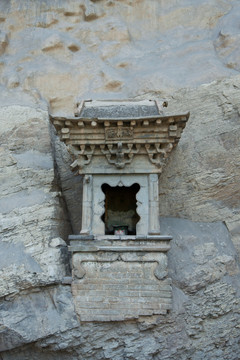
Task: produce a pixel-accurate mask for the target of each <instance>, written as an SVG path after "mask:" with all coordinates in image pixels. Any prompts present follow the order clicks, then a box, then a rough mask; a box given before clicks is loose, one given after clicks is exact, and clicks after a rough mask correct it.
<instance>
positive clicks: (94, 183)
mask: <svg viewBox="0 0 240 360" xmlns="http://www.w3.org/2000/svg"><path fill="white" fill-rule="evenodd" d="M104 183H106V184H108V185H110V186H112V187H113V186H126V187H129V186H131V185H133V184H134V183H137V184H139V186H140V189H139V191H138V192H137V194H136V200H137V213H138V215H139V216H140V219H139V221H138V223H137V225H136V234H137V235H146V229H148V231H147V233H148V234H149V235H158V234H160V226H159V221H158V175H157V174H148V175H146V174H136V175H133V174H132V175H121V176H114V175H108V176H107V177H106V176H105V175H95V176H91V175H89V176H87V177H86V178H85V180H84V189H83V197H84V202H83V204H84V218H83V223H82V230H81V235H92V234H95V235H105V225H104V222H103V221H102V220H101V217H102V215H103V214H104V211H105V205H104V203H105V194H104V193H103V191H102V190H101V186H102V185H103V184H104Z"/></svg>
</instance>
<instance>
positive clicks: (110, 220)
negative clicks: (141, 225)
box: [101, 183, 140, 235]
mask: <svg viewBox="0 0 240 360" xmlns="http://www.w3.org/2000/svg"><path fill="white" fill-rule="evenodd" d="M139 190H140V186H139V184H137V183H135V184H133V185H132V186H115V187H112V186H110V185H108V184H103V185H102V191H103V192H104V194H105V213H104V214H103V216H102V218H101V219H102V221H103V222H104V223H105V234H106V235H127V234H128V235H136V224H137V223H138V221H139V219H140V217H139V215H138V214H137V211H136V209H137V200H136V194H137V192H138V191H139Z"/></svg>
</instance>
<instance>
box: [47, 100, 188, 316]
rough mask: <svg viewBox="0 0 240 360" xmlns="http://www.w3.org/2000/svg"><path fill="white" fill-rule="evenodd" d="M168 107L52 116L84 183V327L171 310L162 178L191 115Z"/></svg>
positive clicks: (79, 306) (77, 255)
mask: <svg viewBox="0 0 240 360" xmlns="http://www.w3.org/2000/svg"><path fill="white" fill-rule="evenodd" d="M165 106H167V103H166V102H162V103H161V104H160V103H158V102H157V101H151V100H144V101H83V102H81V103H80V104H78V105H77V109H76V112H75V116H74V117H73V116H68V117H62V116H50V118H51V121H52V122H53V124H54V126H55V128H56V130H57V132H58V134H59V136H60V138H61V140H62V141H64V142H65V144H66V145H67V147H68V150H69V151H70V153H71V154H72V156H73V163H72V165H71V167H72V169H73V170H77V171H78V173H80V174H82V175H83V176H84V181H83V201H82V229H81V232H80V234H79V235H70V236H69V240H70V246H69V251H71V252H72V254H73V256H72V269H73V271H72V274H73V275H72V277H73V279H72V293H73V296H74V302H75V307H76V311H77V313H78V315H79V317H80V320H81V321H121V320H125V319H133V318H138V317H139V316H150V315H154V314H156V315H159V314H166V313H167V312H168V311H169V310H170V309H171V281H170V279H169V278H168V272H167V251H168V250H169V249H170V244H169V241H170V240H171V236H170V235H163V234H161V232H160V225H159V220H158V213H159V211H158V209H159V206H158V205H159V203H158V202H159V199H158V186H159V184H158V179H159V175H160V174H161V172H162V169H163V167H164V165H165V163H166V160H167V158H168V156H169V154H170V152H171V150H172V149H173V148H174V147H175V146H176V145H177V143H178V141H179V139H180V136H181V133H182V131H183V129H184V127H185V125H186V122H187V120H188V117H189V113H186V114H181V115H176V114H174V115H166V114H164V113H163V108H164V107H165Z"/></svg>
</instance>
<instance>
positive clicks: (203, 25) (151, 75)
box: [0, 0, 240, 112]
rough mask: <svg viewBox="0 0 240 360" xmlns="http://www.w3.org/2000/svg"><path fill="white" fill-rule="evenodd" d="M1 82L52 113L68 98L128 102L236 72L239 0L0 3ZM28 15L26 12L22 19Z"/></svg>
mask: <svg viewBox="0 0 240 360" xmlns="http://www.w3.org/2000/svg"><path fill="white" fill-rule="evenodd" d="M0 6H1V8H0V21H1V30H2V32H1V34H0V52H1V53H2V57H1V63H0V71H1V73H2V84H3V85H4V87H5V89H4V92H5V91H7V89H8V88H10V89H14V90H16V92H17V91H18V89H20V91H32V89H37V90H38V91H39V93H40V94H41V95H42V96H43V97H44V98H45V99H47V100H48V101H49V102H50V105H51V108H52V110H54V111H59V110H61V111H67V112H70V111H71V110H72V106H73V104H74V101H75V98H76V97H77V98H79V99H81V98H92V97H94V98H95V99H100V98H108V99H109V98H115V99H119V98H130V97H136V96H139V95H144V94H149V95H151V94H152V93H156V92H158V91H161V93H162V94H163V93H168V92H172V91H174V90H175V89H176V88H180V87H189V86H190V87H193V86H196V85H200V84H203V83H207V82H209V81H213V80H215V79H222V78H224V77H228V76H233V75H236V74H237V72H238V71H239V63H240V61H239V46H238V44H239V28H238V13H239V6H240V5H239V1H238V0H235V1H234V0H232V1H225V0H223V1H220V2H219V1H216V0H211V1H210V2H209V1H206V0H199V1H197V2H196V1H195V0H182V1H181V4H180V3H178V2H176V1H168V2H163V1H158V0H152V1H146V0H140V1H129V0H122V1H117V0H111V1H94V2H93V1H91V0H79V1H77V2H76V1H75V0H74V1H73V0H71V1H68V2H63V1H60V0H54V1H53V0H48V1H44V2H43V1H41V2H33V1H30V0H24V1H23V2H21V3H19V2H17V1H11V2H10V3H9V4H8V3H7V2H6V1H2V2H1V5H0ZM26 13H27V15H26Z"/></svg>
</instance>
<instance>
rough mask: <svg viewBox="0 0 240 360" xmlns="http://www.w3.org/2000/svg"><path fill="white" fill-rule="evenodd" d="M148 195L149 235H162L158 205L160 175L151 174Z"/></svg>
mask: <svg viewBox="0 0 240 360" xmlns="http://www.w3.org/2000/svg"><path fill="white" fill-rule="evenodd" d="M148 194H149V216H148V219H149V226H148V233H149V234H150V235H159V234H160V224H159V219H158V215H159V205H158V198H159V196H158V175H157V174H150V175H149V177H148Z"/></svg>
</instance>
